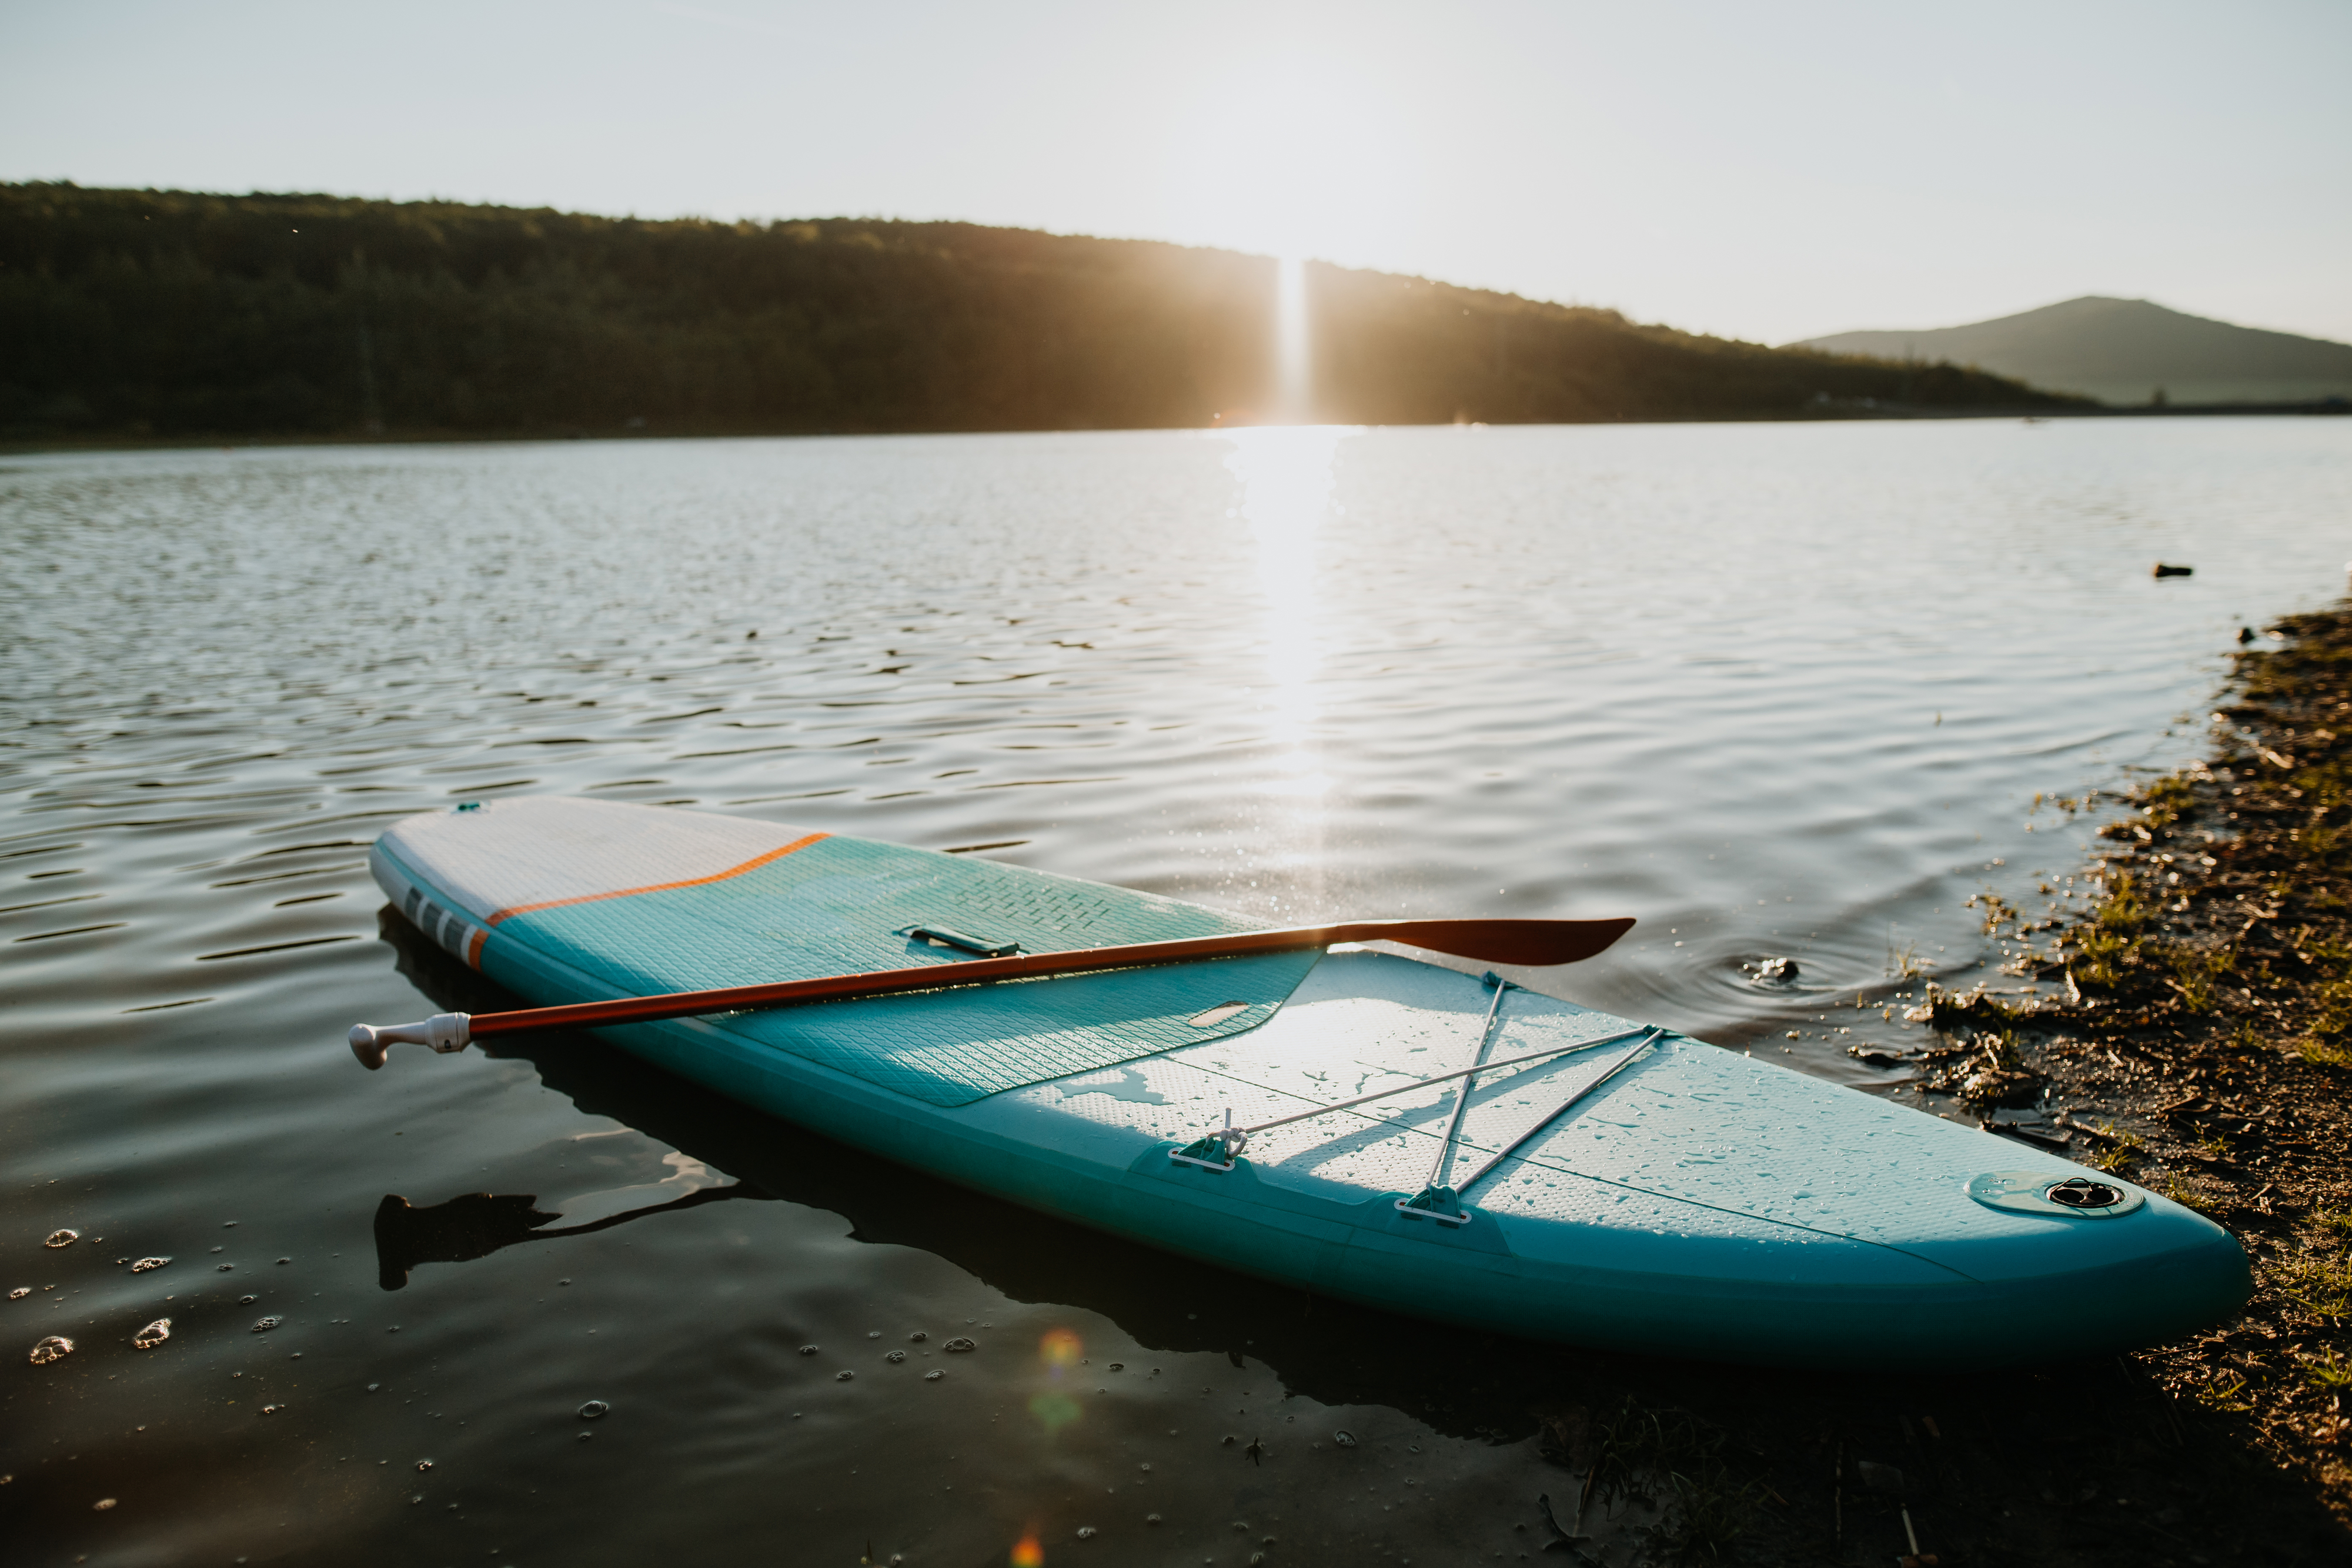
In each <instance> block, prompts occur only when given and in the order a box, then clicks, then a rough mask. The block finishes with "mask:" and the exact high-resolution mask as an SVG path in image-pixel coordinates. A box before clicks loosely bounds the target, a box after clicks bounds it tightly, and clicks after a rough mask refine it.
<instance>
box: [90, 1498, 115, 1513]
mask: <svg viewBox="0 0 2352 1568" xmlns="http://www.w3.org/2000/svg"><path fill="white" fill-rule="evenodd" d="M113 1506H114V1500H113V1499H112V1498H110V1497H102V1498H100V1499H99V1500H97V1501H96V1502H94V1503H91V1504H90V1505H89V1511H90V1512H92V1513H104V1512H105V1511H107V1510H108V1509H110V1508H112V1507H113Z"/></svg>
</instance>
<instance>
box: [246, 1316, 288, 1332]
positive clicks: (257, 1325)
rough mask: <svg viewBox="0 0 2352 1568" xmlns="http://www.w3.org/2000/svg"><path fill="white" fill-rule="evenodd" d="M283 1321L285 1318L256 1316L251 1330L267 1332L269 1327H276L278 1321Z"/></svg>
mask: <svg viewBox="0 0 2352 1568" xmlns="http://www.w3.org/2000/svg"><path fill="white" fill-rule="evenodd" d="M285 1321H286V1320H285V1319H284V1318H257V1319H256V1320H255V1321H254V1324H253V1332H254V1333H268V1332H269V1331H270V1330H271V1329H274V1328H276V1327H277V1326H278V1324H279V1323H282V1322H285Z"/></svg>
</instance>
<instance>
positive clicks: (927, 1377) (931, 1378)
mask: <svg viewBox="0 0 2352 1568" xmlns="http://www.w3.org/2000/svg"><path fill="white" fill-rule="evenodd" d="M946 1375H947V1374H946V1373H944V1372H927V1373H925V1374H923V1381H924V1382H926V1383H937V1382H938V1381H939V1380H940V1378H942V1377H945V1376H946Z"/></svg>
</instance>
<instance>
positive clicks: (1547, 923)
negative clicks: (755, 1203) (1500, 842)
mask: <svg viewBox="0 0 2352 1568" xmlns="http://www.w3.org/2000/svg"><path fill="white" fill-rule="evenodd" d="M1632 929H1633V921H1631V920H1627V919H1617V920H1358V921H1352V922H1349V923H1348V924H1345V925H1294V926H1290V927H1288V928H1286V929H1285V930H1280V931H1232V932H1226V933H1224V934H1223V935H1221V936H1191V937H1186V938H1184V939H1182V940H1181V941H1176V942H1136V943H1131V944H1129V945H1127V946H1119V947H1082V948H1077V949H1075V950H1073V951H1071V952H1066V953H1017V954H1014V955H1013V956H1009V957H1002V958H974V959H971V960H968V961H966V962H962V963H944V964H919V965H917V966H916V967H913V968H910V969H875V970H869V971H867V972H866V973H864V974H856V975H824V976H820V977H817V978H815V979H813V980H783V981H780V982H778V983H776V984H773V985H766V986H731V987H728V988H724V989H720V990H715V991H674V992H671V993H669V994H667V995H666V996H657V997H623V998H619V999H617V1000H615V1001H609V1002H574V1003H572V1004H571V1005H569V1006H566V1007H558V1008H520V1009H516V1010H515V1011H512V1012H503V1013H471V1014H469V1013H438V1014H436V1015H435V1016H434V1017H432V1018H429V1019H425V1021H424V1022H422V1023H408V1024H395V1025H394V1026H392V1027H390V1028H387V1029H372V1028H370V1027H369V1026H368V1025H366V1024H358V1025H355V1026H353V1028H352V1036H351V1039H352V1055H353V1056H356V1057H358V1058H359V1059H360V1062H361V1064H362V1065H363V1066H365V1067H366V1068H367V1069H368V1070H369V1071H374V1070H375V1069H376V1068H379V1067H382V1066H383V1060H384V1055H385V1052H386V1051H387V1050H388V1049H389V1048H390V1047H392V1046H394V1045H402V1044H406V1045H429V1046H431V1047H432V1048H433V1049H434V1050H436V1051H463V1050H465V1049H466V1046H467V1042H468V1041H469V1040H480V1039H485V1038H487V1037H488V1036H491V1035H500V1034H515V1033H519V1032H520V1031H521V1030H533V1029H601V1028H604V1027H605V1026H606V1025H610V1024H623V1023H650V1022H652V1021H653V1020H654V1019H674V1018H691V1017H694V1016H696V1015H697V1014H700V1013H726V1012H740V1011H742V1010H744V1009H751V1008H775V1007H786V1006H789V1005H791V1004H793V1003H796V1002H823V1001H833V1000H835V999H837V998H843V997H874V996H884V995H887V994H889V993H891V992H894V991H930V990H937V989H939V988H941V987H944V986H966V985H971V984H973V983H975V982H977V981H981V980H1018V979H1031V978H1034V977H1039V976H1043V975H1073V974H1080V973H1083V972H1085V971H1087V970H1089V969H1129V968H1134V967H1137V966H1139V965H1143V964H1179V963H1185V962H1189V961H1192V960H1197V959H1202V958H1232V957H1237V956H1241V955H1243V954H1244V953H1279V952H1286V951H1295V950H1296V949H1297V948H1300V947H1328V946H1331V945H1332V944H1334V943H1338V942H1398V943H1402V944H1404V945H1405V946H1410V947H1425V948H1427V949H1429V950H1430V951H1431V952H1433V953H1451V954H1453V955H1454V956H1456V957H1459V958H1476V959H1478V960H1480V961H1482V962H1484V963H1488V964H1519V965H1526V966H1530V967H1541V966H1546V965H1551V964H1573V963H1575V962H1576V961H1577V960H1578V959H1580V958H1590V957H1591V956H1593V955H1594V954H1595V953H1598V952H1601V950H1602V949H1603V948H1605V947H1607V946H1609V945H1610V944H1611V943H1612V942H1614V941H1616V940H1617V938H1618V937H1620V936H1623V935H1624V934H1625V933H1626V932H1628V931H1630V930H1632Z"/></svg>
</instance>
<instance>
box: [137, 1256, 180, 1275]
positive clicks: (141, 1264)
mask: <svg viewBox="0 0 2352 1568" xmlns="http://www.w3.org/2000/svg"><path fill="white" fill-rule="evenodd" d="M170 1261H171V1260H170V1259H169V1258H142V1259H141V1260H139V1261H138V1262H136V1263H133V1264H132V1265H131V1272H132V1273H134V1274H144V1273H145V1272H146V1271H147V1270H150V1269H160V1268H162V1267H163V1265H164V1264H166V1263H169V1262H170Z"/></svg>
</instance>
